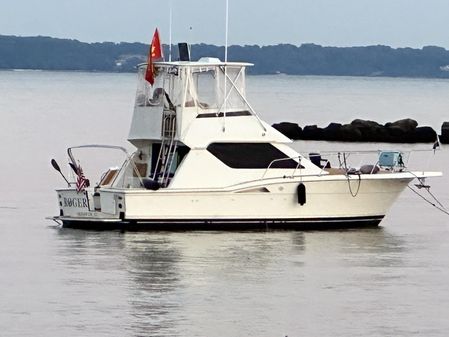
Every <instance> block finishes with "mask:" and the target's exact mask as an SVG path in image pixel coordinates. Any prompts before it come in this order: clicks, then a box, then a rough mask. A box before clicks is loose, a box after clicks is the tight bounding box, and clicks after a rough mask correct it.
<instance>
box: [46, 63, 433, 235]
mask: <svg viewBox="0 0 449 337" xmlns="http://www.w3.org/2000/svg"><path fill="white" fill-rule="evenodd" d="M150 64H151V62H150ZM150 66H153V67H154V84H153V85H150V83H148V81H146V80H145V74H146V71H147V64H143V65H140V66H139V68H138V89H137V95H136V100H135V107H134V114H133V118H132V123H131V128H130V131H129V137H128V140H129V141H130V142H131V143H132V144H133V145H134V146H135V147H136V148H137V150H136V151H135V152H134V153H133V154H127V153H126V150H125V149H123V148H120V147H111V146H100V145H86V146H81V147H75V148H89V147H90V148H96V149H100V150H101V149H102V148H108V149H110V148H115V149H117V150H119V151H123V152H124V153H125V154H126V160H125V161H124V163H122V164H121V165H120V167H119V168H116V169H109V170H108V169H105V171H106V172H105V173H103V174H101V172H99V173H98V176H97V179H99V182H98V183H96V184H95V185H94V186H90V187H86V183H85V182H86V180H85V178H84V175H83V173H82V170H81V164H82V165H84V163H80V162H79V161H78V160H77V159H76V158H75V157H74V154H73V149H74V148H70V149H68V155H69V164H70V166H71V167H72V169H73V171H75V172H76V173H77V175H78V176H76V175H73V178H72V181H73V182H72V183H69V187H67V188H60V189H58V190H57V195H58V201H59V212H60V214H59V215H58V216H55V217H53V219H54V220H55V221H57V222H59V223H61V224H62V225H63V226H64V227H72V228H82V229H100V230H101V229H124V230H137V229H147V230H153V229H154V230H158V229H183V230H191V229H223V230H227V229H229V230H231V229H255V228H262V229H266V228H269V229H276V228H295V229H306V228H313V229H325V228H348V227H364V226H377V225H378V224H379V223H380V221H381V220H382V218H383V217H384V216H385V214H386V212H387V210H388V209H389V208H390V207H391V206H392V204H393V203H394V201H395V200H396V198H397V197H398V196H399V195H400V193H401V192H402V191H403V190H404V189H405V188H406V187H407V186H408V185H409V183H410V182H411V181H412V180H415V179H417V180H418V181H417V182H418V183H419V184H420V185H422V186H424V179H425V178H427V177H434V176H439V175H441V173H439V172H411V171H409V170H408V169H407V167H406V166H407V165H406V163H404V162H406V154H405V153H402V152H396V151H383V152H382V151H380V152H375V154H374V159H372V161H371V162H367V163H361V164H366V165H359V166H357V167H356V166H350V165H349V159H350V158H352V157H353V156H354V154H353V153H344V152H337V153H335V154H334V155H335V157H333V158H334V159H335V161H334V162H332V161H331V160H330V159H331V158H332V154H331V153H328V154H326V155H324V154H323V153H320V154H312V155H302V154H300V153H297V152H296V151H295V150H293V149H292V148H291V147H290V146H289V144H290V143H291V140H290V139H288V138H286V137H285V136H284V135H283V134H281V133H280V132H278V131H277V130H275V129H274V128H272V127H271V126H270V125H268V124H267V123H265V122H263V121H262V120H261V119H260V118H259V117H258V115H257V113H256V112H255V111H254V109H253V108H252V107H251V105H250V103H249V102H248V100H247V97H246V91H245V83H246V81H245V70H246V68H247V67H249V66H251V64H249V63H237V62H221V61H220V60H219V59H215V58H201V59H200V60H198V61H195V62H194V61H189V60H186V61H176V62H154V63H152V64H151V65H150ZM364 154H365V153H364ZM324 156H326V158H327V159H323V157H324ZM93 160H95V158H93ZM54 166H55V168H56V169H58V170H59V171H60V169H59V167H58V166H57V164H56V162H54ZM72 173H73V172H72ZM88 178H90V180H93V179H94V178H95V177H88Z"/></svg>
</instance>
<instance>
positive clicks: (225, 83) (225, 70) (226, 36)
mask: <svg viewBox="0 0 449 337" xmlns="http://www.w3.org/2000/svg"><path fill="white" fill-rule="evenodd" d="M228 30H229V0H226V24H225V59H224V61H225V65H224V102H223V110H224V111H223V132H225V131H226V110H227V107H226V103H227V97H228V88H227V82H228V78H227V77H228V72H227V69H228V68H227V66H226V63H227V62H228Z"/></svg>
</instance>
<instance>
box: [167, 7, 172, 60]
mask: <svg viewBox="0 0 449 337" xmlns="http://www.w3.org/2000/svg"><path fill="white" fill-rule="evenodd" d="M168 22H169V42H168V50H169V52H168V62H171V44H172V23H173V1H172V0H170V19H169V21H168Z"/></svg>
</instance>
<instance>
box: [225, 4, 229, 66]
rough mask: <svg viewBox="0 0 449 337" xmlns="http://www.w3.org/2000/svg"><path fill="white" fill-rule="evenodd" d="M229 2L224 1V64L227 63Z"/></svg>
mask: <svg viewBox="0 0 449 337" xmlns="http://www.w3.org/2000/svg"><path fill="white" fill-rule="evenodd" d="M228 30H229V0H226V33H225V63H226V62H228Z"/></svg>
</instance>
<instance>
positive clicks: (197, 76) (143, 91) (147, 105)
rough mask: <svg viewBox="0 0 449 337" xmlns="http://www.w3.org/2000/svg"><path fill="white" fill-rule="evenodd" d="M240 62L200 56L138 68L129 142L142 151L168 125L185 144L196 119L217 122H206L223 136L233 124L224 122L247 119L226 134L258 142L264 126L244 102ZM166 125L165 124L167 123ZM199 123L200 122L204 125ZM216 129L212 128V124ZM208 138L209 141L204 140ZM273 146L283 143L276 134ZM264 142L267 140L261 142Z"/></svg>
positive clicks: (177, 138) (246, 65) (158, 138)
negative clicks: (150, 78)
mask: <svg viewBox="0 0 449 337" xmlns="http://www.w3.org/2000/svg"><path fill="white" fill-rule="evenodd" d="M148 66H152V67H153V73H154V83H153V84H152V85H150V83H149V82H148V81H147V80H146V79H145V74H147V71H148V70H147V67H148ZM248 66H252V64H251V63H245V62H222V61H220V60H219V59H218V58H211V57H205V58H201V59H199V60H198V61H175V62H163V61H162V62H154V63H153V64H151V65H147V64H141V65H139V69H138V88H137V95H136V100H135V107H134V115H133V120H132V125H131V129H130V133H129V137H128V139H129V141H131V142H132V143H133V144H134V145H136V146H141V145H142V142H145V141H157V140H161V139H162V138H163V134H164V133H167V132H168V131H167V130H164V127H166V126H167V125H168V124H170V128H172V130H171V131H170V133H171V134H173V135H174V137H175V138H176V140H181V141H184V139H185V138H186V137H188V131H189V129H195V126H196V125H195V124H198V123H194V121H195V119H198V118H212V117H219V118H218V119H219V121H215V122H210V121H209V124H210V125H209V126H208V127H210V128H215V127H216V126H218V127H217V128H215V130H216V133H223V132H226V131H228V130H226V129H227V126H229V127H231V126H232V124H233V123H232V122H228V121H226V120H225V119H226V117H250V119H251V120H250V121H249V122H247V123H248V124H249V125H253V127H252V128H251V127H248V125H246V131H242V130H240V129H239V130H237V129H234V130H229V131H230V132H231V133H233V135H232V136H233V137H234V139H235V137H237V138H238V137H239V136H238V134H236V132H238V133H240V135H241V136H243V135H244V134H248V133H249V134H251V131H252V129H253V130H255V133H257V137H260V136H261V135H262V134H265V133H266V130H267V128H266V125H265V124H264V123H263V122H262V121H261V120H260V119H259V117H258V116H257V114H256V112H255V111H254V109H253V108H252V107H251V105H250V103H249V102H248V100H247V98H246V73H245V70H246V67H248ZM167 123H168V124H167ZM203 124H204V123H203ZM212 124H216V125H212ZM207 138H210V137H207ZM275 138H276V139H273V140H276V141H280V142H285V141H286V139H285V138H283V137H279V136H278V135H276V137H275ZM264 141H266V139H264Z"/></svg>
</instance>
